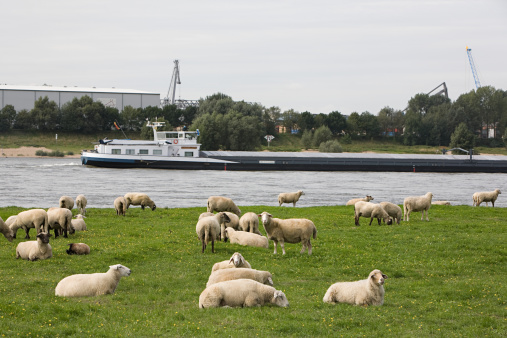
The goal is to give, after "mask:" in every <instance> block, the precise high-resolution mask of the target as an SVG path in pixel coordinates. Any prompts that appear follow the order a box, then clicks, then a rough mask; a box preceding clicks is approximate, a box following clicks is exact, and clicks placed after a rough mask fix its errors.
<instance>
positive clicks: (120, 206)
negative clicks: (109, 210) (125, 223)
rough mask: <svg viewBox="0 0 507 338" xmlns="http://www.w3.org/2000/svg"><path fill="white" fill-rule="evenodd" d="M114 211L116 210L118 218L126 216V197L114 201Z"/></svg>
mask: <svg viewBox="0 0 507 338" xmlns="http://www.w3.org/2000/svg"><path fill="white" fill-rule="evenodd" d="M114 210H116V215H117V216H120V215H122V216H125V213H126V212H127V201H126V200H125V197H123V196H119V197H116V199H115V200H114Z"/></svg>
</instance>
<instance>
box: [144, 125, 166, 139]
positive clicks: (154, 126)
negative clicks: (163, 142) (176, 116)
mask: <svg viewBox="0 0 507 338" xmlns="http://www.w3.org/2000/svg"><path fill="white" fill-rule="evenodd" d="M164 124H165V122H159V121H155V122H150V121H148V123H146V127H151V128H152V129H153V140H154V141H158V137H157V128H158V127H162V126H163V125H164Z"/></svg>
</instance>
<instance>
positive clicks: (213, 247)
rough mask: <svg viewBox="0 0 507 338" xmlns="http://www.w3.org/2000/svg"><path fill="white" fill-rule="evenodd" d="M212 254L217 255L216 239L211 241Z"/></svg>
mask: <svg viewBox="0 0 507 338" xmlns="http://www.w3.org/2000/svg"><path fill="white" fill-rule="evenodd" d="M211 252H212V253H215V239H214V238H213V239H212V240H211Z"/></svg>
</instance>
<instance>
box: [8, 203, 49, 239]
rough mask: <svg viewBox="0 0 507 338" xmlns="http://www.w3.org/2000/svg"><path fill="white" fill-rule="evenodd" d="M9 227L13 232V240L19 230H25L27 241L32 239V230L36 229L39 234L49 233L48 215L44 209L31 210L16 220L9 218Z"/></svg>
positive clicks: (23, 212)
mask: <svg viewBox="0 0 507 338" xmlns="http://www.w3.org/2000/svg"><path fill="white" fill-rule="evenodd" d="M9 219H10V220H9ZM7 221H8V222H9V227H10V228H11V230H12V232H13V238H16V233H17V232H18V229H19V228H22V229H23V230H25V233H26V236H25V239H30V234H29V231H30V228H35V229H36V230H37V234H40V233H41V232H49V222H48V214H47V212H46V211H45V210H43V209H31V210H26V211H22V212H20V213H19V214H18V215H17V216H16V217H15V218H10V217H9V218H8V219H7Z"/></svg>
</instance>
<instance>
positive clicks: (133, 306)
mask: <svg viewBox="0 0 507 338" xmlns="http://www.w3.org/2000/svg"><path fill="white" fill-rule="evenodd" d="M240 208H241V210H242V211H243V212H247V211H254V212H258V213H260V212H262V211H269V212H271V213H272V214H273V215H274V216H275V217H280V218H289V217H305V218H309V219H311V220H313V221H314V223H315V225H316V226H317V229H318V235H317V239H316V240H313V255H312V256H308V255H306V254H303V255H301V254H299V250H300V249H301V246H300V244H287V245H286V250H287V254H286V255H285V256H282V255H281V254H280V253H279V254H278V255H273V253H272V252H273V243H272V242H270V248H269V250H266V249H260V248H250V247H241V246H238V245H233V244H230V243H222V242H219V243H218V244H216V247H215V249H216V253H215V254H212V253H211V248H210V247H208V249H207V250H206V252H205V253H204V254H201V252H200V243H199V242H198V241H197V239H196V235H195V224H196V220H197V218H198V216H199V214H200V213H201V212H203V211H205V208H204V207H202V208H185V209H163V208H161V209H157V210H155V211H153V212H152V211H150V210H145V211H142V210H141V209H140V208H131V209H130V210H129V211H128V214H127V216H126V217H117V216H115V212H114V210H112V209H89V210H88V215H87V216H88V218H86V223H87V226H88V229H89V230H88V231H86V232H79V233H76V234H74V235H70V236H69V238H68V239H64V238H58V239H52V240H51V245H52V247H53V258H51V259H49V260H45V261H40V262H28V261H24V260H16V259H15V248H16V245H17V243H19V242H21V241H24V239H22V238H23V237H24V236H23V233H22V230H19V231H18V239H16V240H14V242H13V243H9V242H7V241H6V240H5V239H4V238H3V237H2V238H0V240H1V242H2V244H1V245H0V271H1V273H0V290H1V292H0V327H1V328H2V329H1V331H0V332H1V334H2V335H6V336H15V335H20V336H26V335H28V336H32V335H33V336H93V337H96V336H137V337H138V336H235V337H238V336H249V337H250V336H256V335H258V336H273V337H275V336H354V337H357V336H380V337H381V336H404V337H413V336H443V337H445V336H467V337H477V336H492V337H504V336H506V335H507V304H506V295H507V286H506V283H505V276H506V274H505V271H506V270H507V259H506V257H507V249H506V246H505V243H506V242H507V230H506V229H507V221H506V219H507V210H506V209H503V208H486V207H479V208H473V207H469V206H450V207H449V206H432V208H431V209H430V213H429V214H430V221H429V222H426V221H421V220H420V219H418V216H419V215H420V214H415V215H413V217H412V219H411V221H410V222H402V224H401V225H392V226H385V225H382V226H380V227H379V226H368V225H367V220H366V219H361V224H362V225H361V226H360V227H356V226H354V221H353V216H352V215H353V209H352V207H345V206H334V207H333V206H331V207H310V208H292V207H268V206H255V207H248V206H240ZM22 210H24V209H21V208H16V207H8V208H0V216H1V217H2V218H3V219H4V220H5V219H6V218H7V217H8V216H10V215H13V214H17V213H18V212H20V211H22ZM261 231H262V232H263V233H264V229H263V228H262V226H261ZM31 235H32V238H33V235H34V230H33V229H32V230H31ZM71 242H85V243H87V244H88V245H90V247H91V248H92V251H91V254H90V255H89V256H68V255H67V254H66V253H65V249H66V248H67V244H68V243H71ZM235 251H239V252H241V253H242V254H243V255H244V256H245V258H246V259H247V260H248V261H249V262H250V263H251V265H252V267H253V268H257V269H259V270H269V271H270V272H271V273H272V274H273V280H274V283H275V287H276V288H277V289H281V290H283V291H284V292H285V294H286V295H287V298H288V299H289V302H290V307H289V308H286V309H284V308H277V307H272V306H266V307H262V308H243V309H223V308H222V309H206V310H200V309H198V298H199V294H200V293H201V292H202V290H203V289H204V288H205V285H206V282H207V279H208V276H209V274H210V272H211V267H212V266H213V264H214V263H215V262H217V261H221V260H225V259H228V258H229V257H230V256H231V255H232V254H233V253H234V252H235ZM117 263H120V264H123V265H125V266H127V267H129V268H131V269H132V275H131V276H130V277H125V278H123V279H122V280H121V281H120V284H119V286H118V288H117V289H116V293H115V294H114V295H107V296H100V297H92V298H82V299H70V298H60V297H55V296H54V288H55V286H56V284H57V283H58V281H59V280H61V279H62V278H63V277H65V276H68V275H71V274H76V273H92V272H105V271H106V270H107V269H108V266H109V265H112V264H117ZM374 268H378V269H381V270H382V271H383V272H384V273H385V274H387V275H388V276H389V278H388V279H387V280H386V284H385V289H386V296H385V303H384V305H383V306H380V307H357V306H350V305H346V304H339V305H329V304H324V303H323V302H322V297H323V296H324V293H325V292H326V290H327V288H328V287H329V286H330V285H331V284H333V283H335V282H337V281H340V280H343V281H345V280H358V279H364V278H366V277H367V276H368V273H369V272H370V271H371V270H373V269H374Z"/></svg>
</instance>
